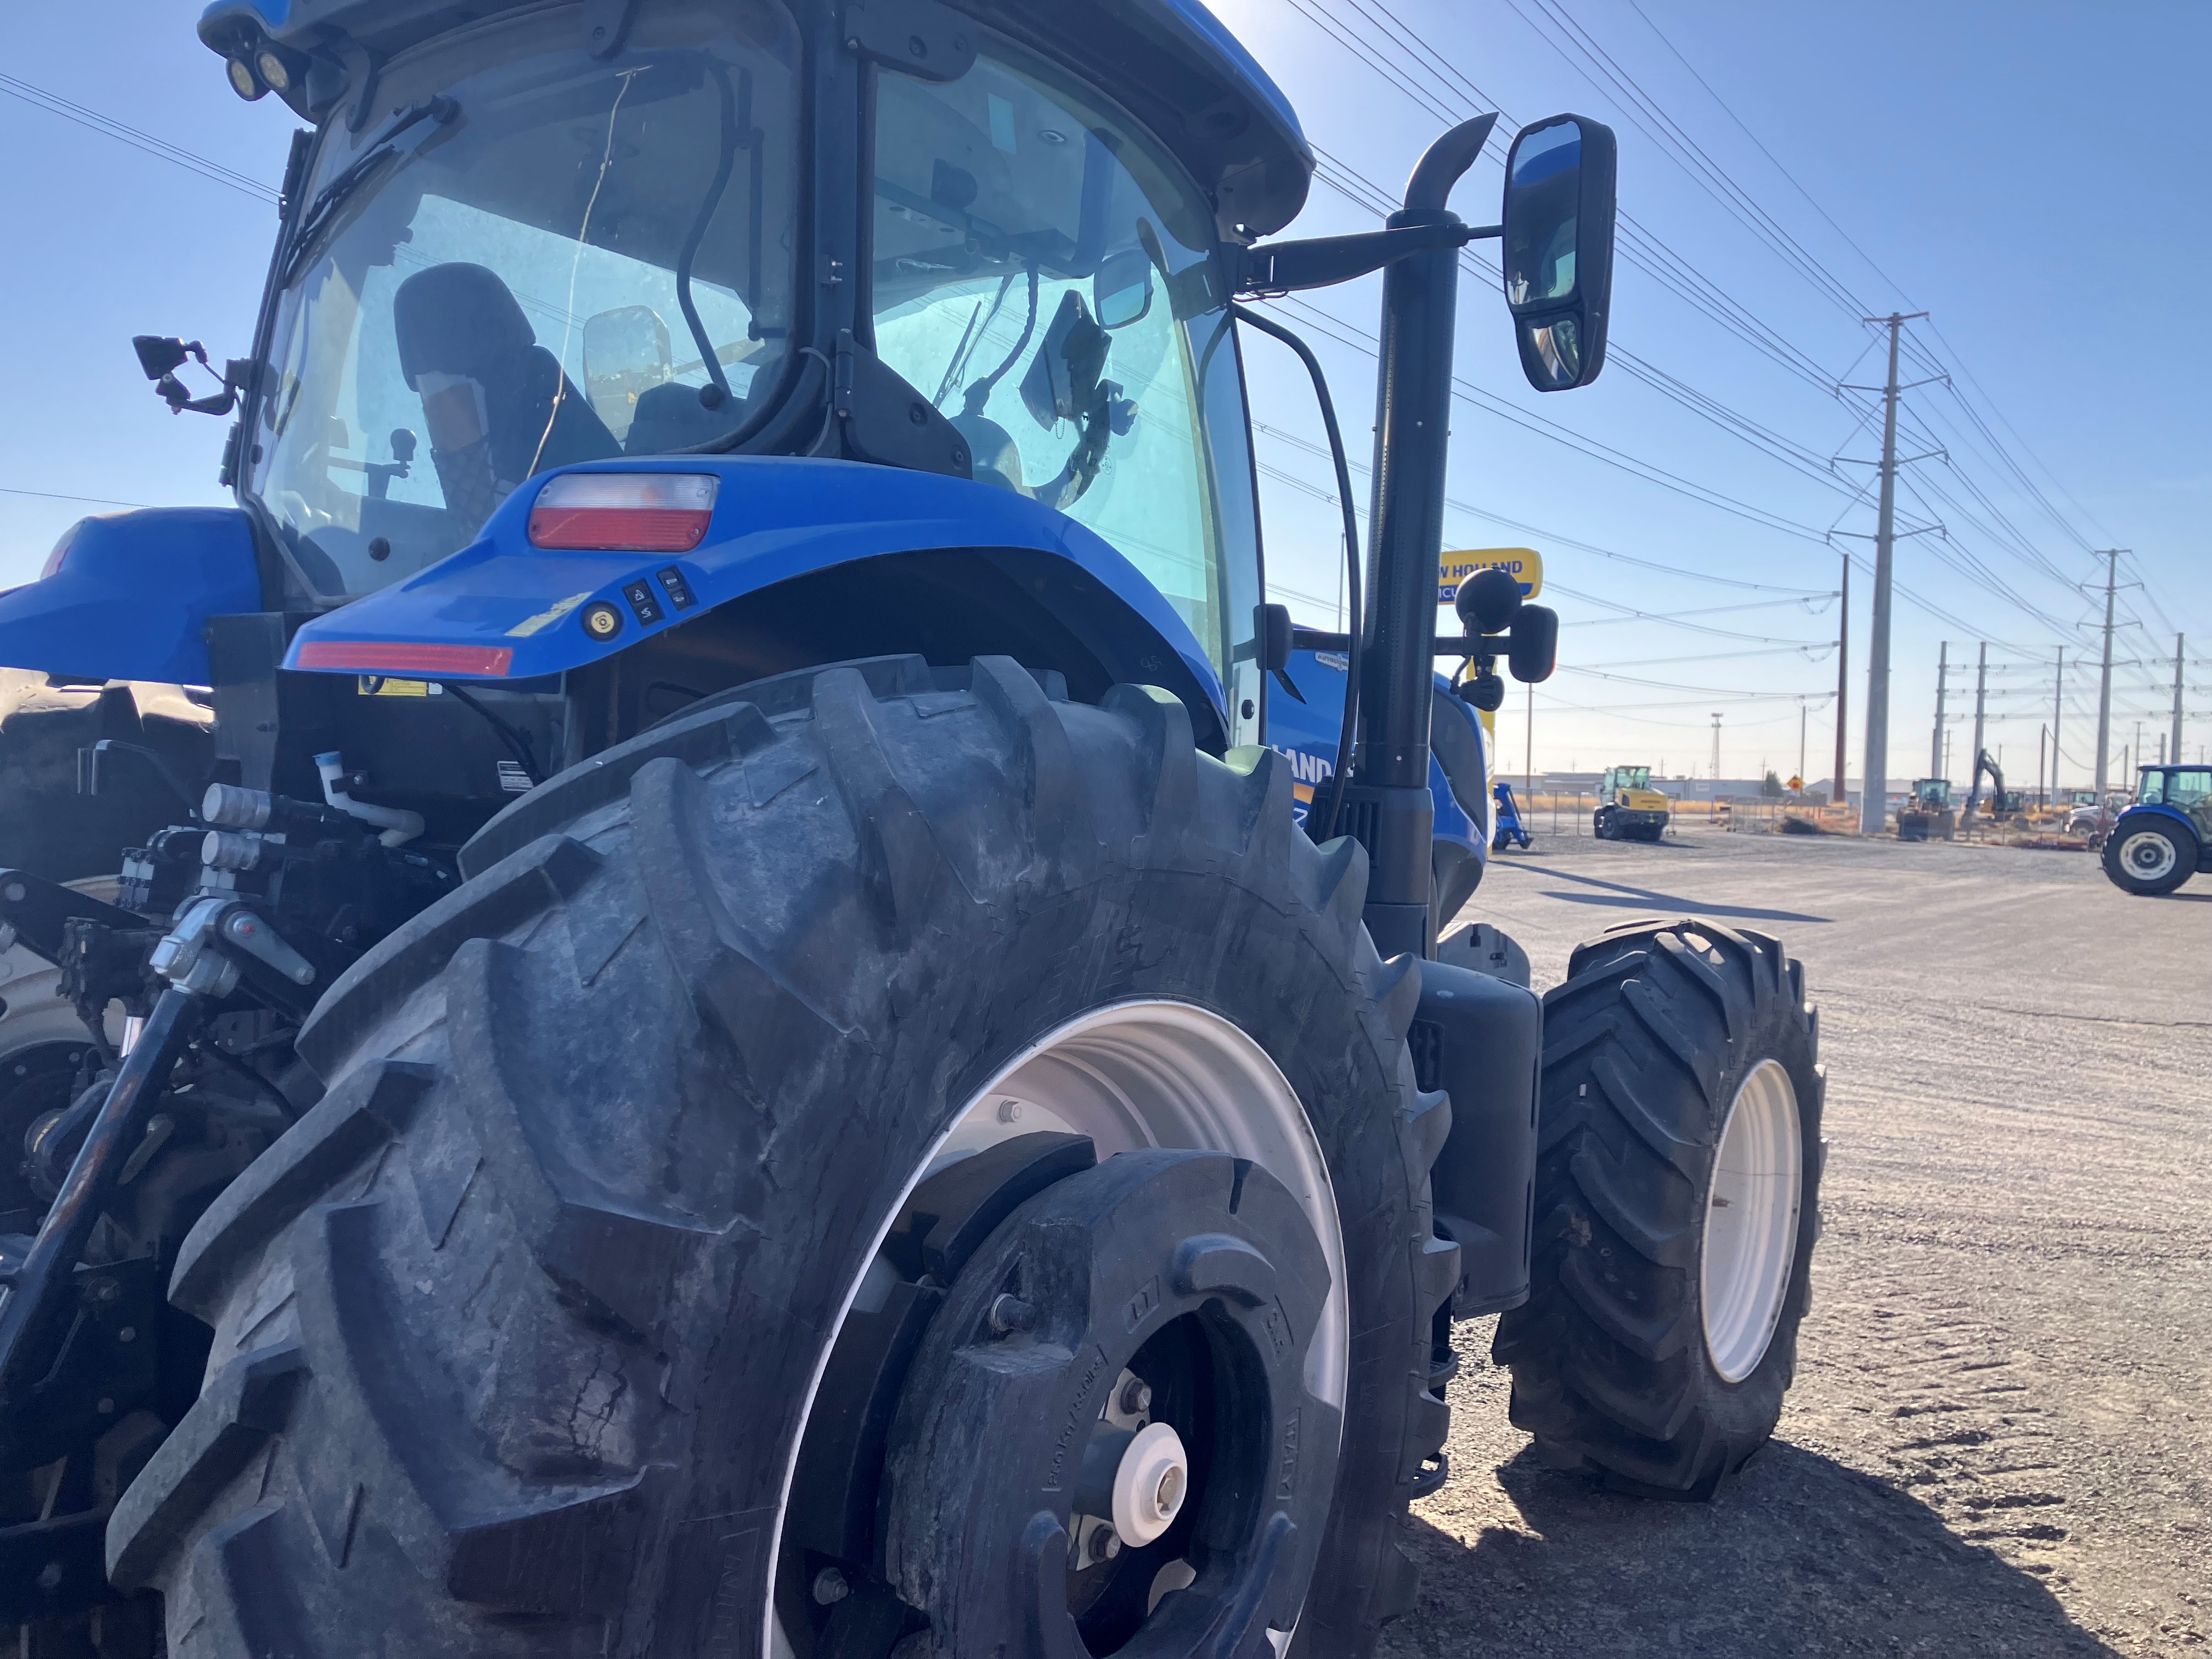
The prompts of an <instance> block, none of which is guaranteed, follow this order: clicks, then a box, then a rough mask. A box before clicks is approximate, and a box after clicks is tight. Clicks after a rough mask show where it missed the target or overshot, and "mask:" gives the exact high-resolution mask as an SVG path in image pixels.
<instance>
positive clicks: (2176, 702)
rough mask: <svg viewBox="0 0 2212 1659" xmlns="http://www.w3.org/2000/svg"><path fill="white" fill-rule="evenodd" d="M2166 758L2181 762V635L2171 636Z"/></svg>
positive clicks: (2174, 762)
mask: <svg viewBox="0 0 2212 1659" xmlns="http://www.w3.org/2000/svg"><path fill="white" fill-rule="evenodd" d="M2166 760H2167V761H2169V762H2170V763H2172V764H2173V765H2175V766H2179V765H2180V764H2181V635H2179V634H2176V635H2174V636H2173V736H2172V738H2171V739H2170V740H2169V741H2168V742H2167V744H2166Z"/></svg>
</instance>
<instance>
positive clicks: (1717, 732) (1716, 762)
mask: <svg viewBox="0 0 2212 1659" xmlns="http://www.w3.org/2000/svg"><path fill="white" fill-rule="evenodd" d="M1720 781H1721V717H1720V716H1719V715H1718V714H1715V715H1714V716H1713V792H1714V793H1716V794H1717V793H1720Z"/></svg>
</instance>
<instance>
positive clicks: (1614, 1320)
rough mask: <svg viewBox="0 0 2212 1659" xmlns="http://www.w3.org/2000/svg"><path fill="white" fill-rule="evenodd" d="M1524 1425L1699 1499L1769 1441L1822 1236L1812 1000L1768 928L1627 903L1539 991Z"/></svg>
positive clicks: (1522, 1323)
mask: <svg viewBox="0 0 2212 1659" xmlns="http://www.w3.org/2000/svg"><path fill="white" fill-rule="evenodd" d="M1544 1042H1545V1049H1544V1071H1543V1099H1542V1104H1541V1128H1540V1131H1539V1151H1538V1154H1537V1159H1538V1162H1537V1170H1536V1198H1535V1214H1536V1218H1537V1219H1536V1229H1535V1259H1534V1269H1533V1273H1532V1286H1531V1292H1530V1295H1529V1298H1528V1303H1527V1304H1525V1305H1524V1306H1522V1307H1521V1308H1519V1309H1516V1310H1514V1311H1512V1312H1510V1313H1508V1314H1506V1315H1505V1316H1504V1318H1503V1319H1502V1320H1501V1321H1500V1322H1499V1323H1498V1336H1497V1340H1496V1343H1495V1345H1494V1354H1495V1357H1496V1358H1497V1359H1498V1362H1499V1363H1500V1364H1504V1365H1507V1366H1510V1368H1511V1370H1512V1375H1513V1383H1512V1403H1511V1412H1512V1419H1513V1422H1514V1424H1515V1425H1516V1426H1517V1427H1520V1428H1522V1429H1525V1430H1527V1431H1528V1432H1530V1433H1531V1434H1533V1435H1534V1436H1535V1437H1536V1442H1537V1447H1538V1449H1539V1451H1540V1452H1541V1454H1542V1455H1544V1456H1545V1457H1546V1459H1547V1461H1549V1462H1553V1463H1554V1464H1556V1465H1559V1466H1560V1467H1565V1468H1582V1469H1584V1470H1587V1471H1589V1472H1590V1473H1592V1474H1596V1475H1598V1476H1599V1477H1601V1479H1603V1480H1606V1481H1607V1483H1608V1484H1611V1485H1613V1486H1619V1487H1621V1488H1623V1489H1626V1490H1629V1491H1632V1492H1642V1493H1645V1494H1648V1495H1652V1496H1662V1497H1676V1498H1711V1496H1712V1495H1713V1493H1714V1492H1715V1491H1716V1490H1717V1488H1718V1486H1719V1484H1720V1482H1721V1481H1722V1480H1723V1478H1725V1477H1726V1476H1727V1475H1729V1474H1732V1473H1734V1472H1735V1470H1736V1469H1737V1468H1741V1466H1742V1464H1743V1462H1744V1461H1745V1460H1746V1459H1747V1458H1748V1457H1749V1456H1750V1455H1752V1454H1753V1452H1755V1451H1757V1450H1758V1449H1759V1447H1760V1446H1762V1445H1764V1444H1765V1443H1766V1440H1767V1439H1768V1437H1770V1436H1771V1434H1772V1433H1773V1431H1774V1425H1775V1423H1776V1422H1777V1420H1778V1419H1779V1417H1780V1415H1781V1412H1782V1400H1783V1395H1784V1392H1785V1391H1786V1390H1787V1389H1789V1387H1790V1380H1791V1378H1792V1376H1793V1375H1794V1374H1795V1371H1796V1349H1797V1328H1798V1325H1799V1322H1801V1321H1802V1319H1803V1317H1804V1315H1805V1310H1806V1308H1807V1306H1808V1302H1809V1298H1810V1293H1811V1286H1810V1282H1809V1279H1808V1273H1809V1270H1810V1267H1811V1265H1812V1253H1813V1243H1814V1238H1815V1237H1817V1236H1818V1231H1819V1227H1818V1200H1819V1194H1820V1105H1821V1091H1822V1087H1823V1079H1822V1074H1821V1073H1820V1068H1819V1066H1817V1064H1816V1063H1815V1051H1816V1048H1817V1022H1816V1021H1815V1019H1814V1016H1813V1014H1812V1012H1810V1011H1809V1010H1808V1008H1807V1006H1806V1005H1805V997H1804V980H1803V973H1802V969H1800V967H1799V965H1798V964H1797V963H1796V962H1793V961H1790V960H1788V959H1787V958H1786V957H1784V953H1783V951H1782V948H1781V946H1780V945H1778V943H1777V942H1776V941H1775V940H1773V939H1769V938H1767V937H1766V936H1765V935H1764V934H1760V933H1751V932H1749V931H1742V932H1738V931H1733V930H1730V929H1729V928H1726V927H1722V926H1720V925H1719V924H1717V923H1715V922H1711V921H1676V922H1666V923H1656V922H1642V923H1632V924H1630V925H1628V926H1626V927H1620V928H1615V929H1613V931H1611V932H1610V933H1607V934H1606V935H1604V936H1603V937H1602V938H1601V939H1598V940H1596V941H1595V942H1594V943H1592V944H1589V945H1583V946H1581V947H1580V948H1579V949H1577V951H1575V953H1574V956H1573V957H1572V958H1571V961H1570V963H1569V965H1568V978H1567V980H1566V981H1565V983H1564V984H1562V985H1559V986H1557V987H1553V989H1552V990H1551V991H1549V992H1547V994H1545V998H1544Z"/></svg>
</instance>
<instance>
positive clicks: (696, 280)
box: [247, 0, 798, 599]
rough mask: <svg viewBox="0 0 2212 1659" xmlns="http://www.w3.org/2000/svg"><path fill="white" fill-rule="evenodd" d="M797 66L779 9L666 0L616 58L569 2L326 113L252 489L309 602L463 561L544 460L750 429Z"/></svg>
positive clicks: (785, 192) (769, 330)
mask: <svg viewBox="0 0 2212 1659" xmlns="http://www.w3.org/2000/svg"><path fill="white" fill-rule="evenodd" d="M797 61H798V42H797V36H796V32H795V30H794V29H793V26H792V23H791V21H790V18H789V17H788V15H787V14H786V13H785V12H784V11H783V10H782V9H781V8H780V7H778V6H775V5H773V4H769V3H764V0H734V3H705V0H649V3H647V4H646V5H645V6H644V7H643V8H642V9H641V11H640V13H639V15H638V16H637V18H636V20H635V22H634V23H633V24H632V27H631V30H630V33H629V40H628V42H627V43H626V46H625V48H624V50H623V52H621V53H620V54H619V55H617V57H615V58H612V59H610V60H605V61H603V60H600V59H597V58H592V57H591V56H589V55H588V54H587V53H586V52H584V51H583V50H582V48H581V43H580V33H579V29H578V26H577V21H576V14H575V12H574V9H571V8H562V9H556V10H555V11H554V12H552V13H551V14H550V15H547V14H545V13H538V14H536V15H534V16H533V17H532V18H528V19H525V20H523V21H519V22H509V23H505V24H501V25H497V26H492V27H481V28H478V29H475V30H471V31H467V32H465V33H463V34H461V35H459V36H448V37H445V38H443V39H441V40H440V41H438V42H436V43H435V44H434V46H432V47H431V48H429V49H427V50H426V51H425V52H422V53H421V54H419V55H418V57H417V58H416V60H415V62H414V64H413V65H412V66H411V67H410V60H408V59H402V60H400V61H399V62H398V63H396V64H394V65H393V66H392V69H391V70H388V71H387V72H386V74H385V75H384V76H382V77H381V79H380V84H379V87H378V89H377V93H376V98H377V109H378V117H377V118H371V119H369V120H368V121H366V122H364V123H363V124H362V131H360V132H359V133H358V134H354V133H351V132H349V131H347V130H346V128H345V126H344V125H343V118H340V119H338V120H336V121H334V122H333V127H332V131H331V132H330V133H329V135H328V136H326V137H325V140H324V143H323V146H322V149H321V152H320V155H319V158H318V161H317V164H316V167H315V169H314V173H313V178H312V179H311V180H310V182H309V184H308V185H307V190H306V192H305V194H306V198H307V204H308V205H307V208H306V210H305V211H304V212H303V213H302V215H301V221H300V223H301V226H302V227H303V228H304V227H314V228H313V231H312V234H309V235H307V237H305V238H304V239H301V245H299V246H295V247H293V248H292V249H289V250H288V252H287V253H286V254H285V256H284V261H285V264H286V266H287V267H288V268H289V276H290V281H289V283H288V286H287V287H286V289H285V291H284V293H283V296H282V298H281V300H280V301H279V309H278V313H277V319H276V330H275V333H274V336H273V338H272V341H271V345H270V374H269V375H268V376H267V377H266V379H265V381H264V393H263V396H262V398H261V401H260V404H259V406H258V411H257V416H256V420H255V428H254V431H253V435H252V436H253V444H254V447H253V450H252V456H251V461H252V465H251V466H250V468H249V471H248V474H247V477H248V481H249V488H250V489H251V490H252V493H254V494H255V495H258V496H259V497H260V499H261V501H263V503H264V505H265V506H266V507H268V509H269V511H270V513H271V514H272V515H273V516H274V518H275V519H276V523H277V525H278V526H279V527H280V531H281V533H282V535H283V539H284V541H285V544H286V546H287V549H288V550H289V553H290V554H291V556H292V559H293V562H294V563H295V566H296V568H297V569H298V571H299V573H300V574H301V576H302V577H303V578H304V579H305V580H307V583H308V585H309V586H311V587H312V588H313V590H314V591H315V592H318V593H319V594H321V595H323V596H325V597H326V598H333V599H336V598H343V597H346V596H350V595H356V594H360V593H364V592H369V591H371V590H372V589H374V588H377V587H380V586H384V585H385V584H386V583H388V582H390V581H392V580H395V579H397V578H399V577H402V576H405V575H409V574H413V573H414V572H416V571H417V570H420V569H422V568H423V567H424V566H426V565H428V564H431V563H433V562H435V561H437V560H438V559H441V558H443V557H444V556H446V555H447V554H449V553H452V552H453V551H455V550H458V549H459V548H461V547H463V546H465V544H467V543H468V542H469V541H470V540H471V539H472V538H474V537H475V535H476V534H477V531H478V529H479V528H481V526H483V521H484V520H485V519H486V518H487V517H488V516H489V514H490V513H491V512H492V510H493V508H495V507H497V506H498V504H499V503H500V502H501V501H502V500H504V499H505V498H506V496H507V495H508V494H509V493H510V492H511V491H512V490H513V489H515V488H516V486H517V485H519V484H520V483H522V481H523V480H525V479H526V478H528V477H532V475H534V474H536V473H538V472H541V471H544V470H546V469H547V468H549V467H554V466H560V465H569V464H572V463H574V462H578V461H585V460H596V459H605V458H609V457H613V456H618V455H625V454H628V455H644V454H659V453H666V452H669V451H671V450H680V449H684V448H688V447H693V446H696V445H701V444H707V443H712V442H714V441H716V440H718V439H720V438H721V437H722V436H724V435H726V434H728V433H730V432H731V431H732V430H734V429H735V428H737V426H738V425H739V424H740V423H741V422H743V421H744V418H745V417H746V416H747V415H748V413H749V412H750V410H751V408H752V407H753V405H754V402H755V399H756V398H757V397H759V396H763V395H766V394H767V393H768V392H769V390H770V388H771V386H772V385H773V383H774V381H775V379H776V370H777V367H778V365H779V364H780V362H781V359H782V356H783V354H784V352H785V349H786V345H787V337H788V333H789V324H790V308H791V294H792V267H793V240H794V237H793V221H794V211H795V202H796V196H797V177H796V171H795V162H794V157H795V155H796V154H797V151H798V143H797V136H798V91H797V87H798V77H797V69H796V64H797ZM436 97H444V98H448V99H450V100H452V102H453V106H454V107H453V111H452V112H451V113H450V115H449V116H448V117H447V118H444V119H440V118H436V117H435V116H417V117H416V119H415V120H414V121H413V122H412V124H411V125H403V123H404V122H405V118H406V115H407V113H408V112H410V111H416V110H421V109H422V108H423V106H425V105H427V104H428V101H429V100H432V99H434V98H436ZM349 169H356V171H350V172H349ZM319 199H321V200H323V201H324V202H325V204H326V205H325V207H324V208H323V210H321V212H320V214H319V215H318V211H317V209H316V206H315V204H316V203H317V201H318V200H319ZM318 219H319V221H320V222H319V225H318Z"/></svg>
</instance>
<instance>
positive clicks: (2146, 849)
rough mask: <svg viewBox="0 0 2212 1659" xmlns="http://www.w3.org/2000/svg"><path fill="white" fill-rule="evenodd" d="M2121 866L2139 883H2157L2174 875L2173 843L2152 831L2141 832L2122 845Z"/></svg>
mask: <svg viewBox="0 0 2212 1659" xmlns="http://www.w3.org/2000/svg"><path fill="white" fill-rule="evenodd" d="M2120 864H2121V866H2122V867H2124V869H2125V870H2126V871H2127V872H2128V873H2129V874H2130V875H2131V876H2133V877H2135V878H2136V880H2138V881H2156V880H2158V879H2159V878H2160V877H2161V876H2165V875H2168V874H2170V873H2172V869H2173V865H2174V852H2173V843H2172V842H2171V841H2169V840H2167V839H2166V837H2165V836H2161V835H2158V834H2155V833H2154V832H2153V831H2150V830H2148V829H2146V830H2140V831H2138V832H2137V833H2136V834H2135V835H2132V836H2129V837H2128V838H2127V840H2125V841H2124V842H2121V843H2120Z"/></svg>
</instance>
